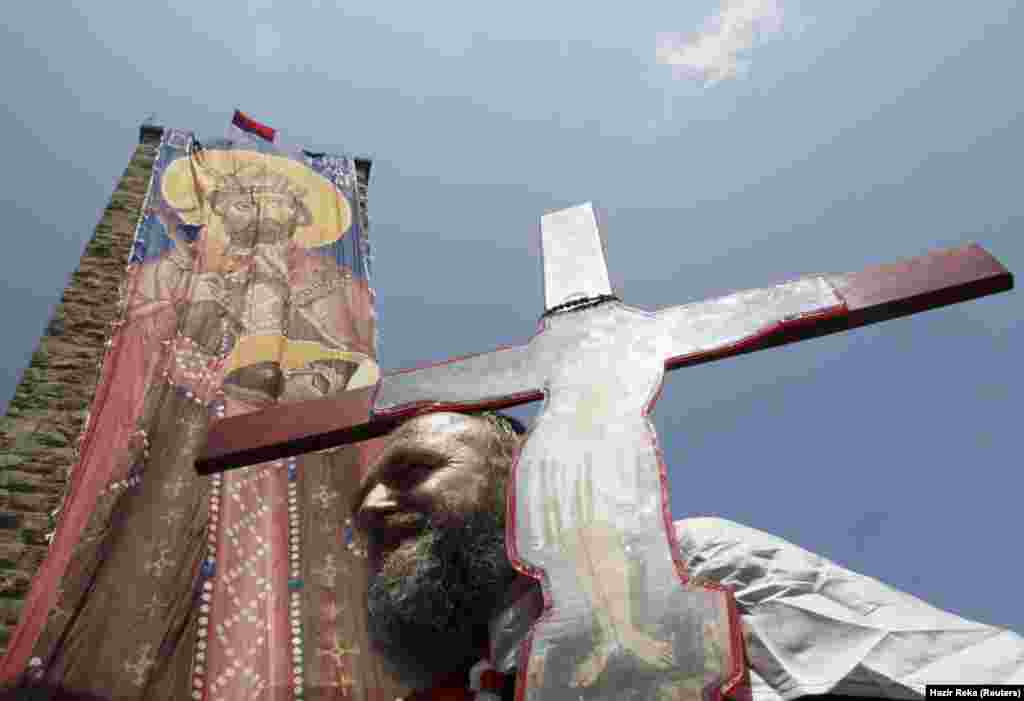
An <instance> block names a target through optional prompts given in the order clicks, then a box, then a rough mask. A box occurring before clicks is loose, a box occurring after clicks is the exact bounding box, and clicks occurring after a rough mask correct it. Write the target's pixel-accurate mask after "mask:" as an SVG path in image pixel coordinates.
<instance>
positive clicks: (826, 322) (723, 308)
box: [658, 244, 1013, 369]
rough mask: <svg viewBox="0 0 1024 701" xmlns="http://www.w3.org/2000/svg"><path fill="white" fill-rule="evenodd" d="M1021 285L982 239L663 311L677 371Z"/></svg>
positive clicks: (672, 358)
mask: <svg viewBox="0 0 1024 701" xmlns="http://www.w3.org/2000/svg"><path fill="white" fill-rule="evenodd" d="M1012 288H1013V275H1012V274H1011V273H1010V272H1009V271H1008V270H1007V269H1006V268H1005V267H1003V265H1002V264H1000V263H999V261H998V260H996V259H995V258H994V257H993V256H992V255H991V254H989V253H988V252H987V251H986V250H985V249H984V248H982V247H981V246H979V245H977V244H968V245H966V246H963V247H960V248H951V249H940V250H936V251H932V252H930V253H927V254H925V255H923V256H920V257H918V258H911V259H909V260H905V261H901V262H899V263H894V264H890V265H881V266H876V267H872V268H868V269H866V270H863V271H860V272H857V273H848V274H845V275H819V276H814V277H807V278H802V279H800V280H796V281H794V282H789V283H785V284H783V285H777V286H775V287H769V288H763V289H757V290H747V291H744V292H738V293H735V294H732V295H729V296H726V297H721V298H718V299H714V300H709V301H705V302H697V303H694V304H687V305H683V306H679V307H671V308H668V309H664V310H661V311H660V312H658V317H659V318H660V319H662V320H664V321H665V322H666V323H667V324H668V328H669V334H670V336H671V339H672V341H671V348H672V350H671V359H670V360H669V361H668V362H667V363H666V367H668V368H669V369H674V368H679V367H685V366H688V365H697V364H700V363H705V362H710V361H712V360H719V359H721V358H728V357H731V356H734V355H740V354H743V353H751V352H753V351H756V350H763V349H765V348H771V347H774V346H779V345H783V344H786V343H793V342H795V341H801V340H805V339H808V338H815V337H817V336H823V335H826V334H830V333H836V332H839V331H845V330H847V329H851V328H856V327H858V326H865V325H867V324H873V323H877V322H879V321H885V320H886V319H893V318H896V317H900V316H906V315H908V314H914V313H917V312H920V311H925V310H927V309H933V308H936V307H941V306H946V305H949V304H956V303H958V302H963V301H966V300H969V299H974V298H977V297H983V296H985V295H990V294H995V293H997V292H1004V291H1006V290H1009V289H1012Z"/></svg>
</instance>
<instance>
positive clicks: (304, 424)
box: [196, 385, 394, 475]
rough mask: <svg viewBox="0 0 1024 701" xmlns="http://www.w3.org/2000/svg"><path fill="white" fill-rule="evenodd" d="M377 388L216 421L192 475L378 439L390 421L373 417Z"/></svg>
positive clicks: (279, 405) (352, 391)
mask: <svg viewBox="0 0 1024 701" xmlns="http://www.w3.org/2000/svg"><path fill="white" fill-rule="evenodd" d="M376 390H377V385H372V386H370V387H361V388H359V389H353V390H349V391H347V392H341V393H339V394H337V395H335V396H333V397H328V398H326V399H311V400H308V401H304V402H294V403H289V404H278V405H276V406H273V407H270V408H268V409H263V410H262V411H256V412H253V413H251V414H242V415H241V416H232V417H229V418H226V419H221V420H220V421H216V422H214V423H212V424H211V425H210V430H209V432H208V433H207V437H206V447H205V448H204V449H203V454H202V456H201V457H199V458H198V459H197V460H196V472H198V473H199V474H201V475H209V474H212V473H214V472H223V471H224V470H230V469H233V468H238V467H245V466H246V465H255V464H257V463H261V462H269V461H271V460H280V459H282V458H287V457H291V456H293V455H302V454H304V453H312V452H315V451H318V450H327V449H328V448H334V447H337V446H339V445H344V444H346V443H357V442H359V441H364V440H368V439H370V438H375V437H377V436H382V435H384V434H385V433H387V432H388V431H390V430H391V429H392V428H393V427H394V423H393V422H389V421H386V420H380V419H377V420H375V419H374V418H373V415H372V412H371V409H372V407H373V396H374V393H375V392H376Z"/></svg>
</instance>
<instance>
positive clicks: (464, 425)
mask: <svg viewBox="0 0 1024 701" xmlns="http://www.w3.org/2000/svg"><path fill="white" fill-rule="evenodd" d="M482 428H483V427H482V421H481V420H480V419H478V418H476V417H474V416H466V415H465V414H453V413H447V412H445V413H438V414H427V415H426V416H418V417H416V418H414V419H410V420H409V421H407V422H405V423H404V424H402V425H401V427H399V428H398V430H397V431H395V432H394V433H393V434H392V438H391V440H390V441H389V443H388V447H387V448H385V453H387V452H390V451H389V450H388V449H389V448H399V447H404V446H407V445H409V444H416V445H419V446H423V447H431V448H444V447H454V446H459V445H475V444H476V443H477V442H478V441H479V439H480V438H481V437H482V435H483V433H482V430H481V429H482Z"/></svg>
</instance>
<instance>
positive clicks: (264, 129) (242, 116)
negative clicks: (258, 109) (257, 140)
mask: <svg viewBox="0 0 1024 701" xmlns="http://www.w3.org/2000/svg"><path fill="white" fill-rule="evenodd" d="M231 123H232V124H233V125H235V126H236V127H238V128H239V129H241V130H242V131H245V132H248V133H250V134H255V135H256V136H259V137H261V138H263V139H266V140H267V141H269V142H271V143H273V142H274V137H275V136H276V135H277V130H276V129H271V128H270V127H268V126H267V125H266V124H261V123H260V122H257V121H256V120H255V119H253V118H252V117H250V116H249V115H247V114H246V113H245V112H242V111H241V110H235V115H234V116H233V117H232V118H231Z"/></svg>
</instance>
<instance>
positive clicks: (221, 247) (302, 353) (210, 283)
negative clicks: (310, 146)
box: [134, 151, 376, 413]
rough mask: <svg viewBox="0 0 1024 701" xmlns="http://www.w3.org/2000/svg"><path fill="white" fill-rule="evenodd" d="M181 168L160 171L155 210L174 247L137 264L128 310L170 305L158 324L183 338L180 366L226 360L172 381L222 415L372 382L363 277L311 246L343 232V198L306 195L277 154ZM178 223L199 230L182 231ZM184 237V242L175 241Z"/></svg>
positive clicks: (210, 159)
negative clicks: (224, 410)
mask: <svg viewBox="0 0 1024 701" xmlns="http://www.w3.org/2000/svg"><path fill="white" fill-rule="evenodd" d="M219 155H223V156H224V157H222V158H217V156H219ZM244 156H249V158H245V159H242V160H241V162H240V163H239V159H240V158H241V157H244ZM190 159H191V161H190ZM278 161H280V163H278ZM179 163H181V165H180V167H177V168H176V166H179ZM179 163H174V164H172V165H171V166H170V167H169V168H168V172H167V173H166V174H165V175H164V188H163V190H164V201H165V202H166V205H165V206H164V207H162V208H161V209H159V210H157V215H158V216H159V218H160V220H161V221H162V223H163V227H162V228H163V229H164V230H165V231H166V233H167V235H168V236H169V238H170V239H171V240H172V241H173V243H174V245H173V247H172V248H171V250H170V251H168V252H167V253H166V254H165V255H163V256H161V257H160V258H158V259H156V260H154V261H151V262H147V263H146V264H144V265H143V266H142V267H143V270H142V272H141V274H140V279H139V282H138V284H137V287H136V290H135V294H134V297H135V302H136V304H135V306H136V308H140V309H141V307H145V306H151V305H158V306H161V307H163V308H164V310H165V311H170V309H171V308H173V310H174V315H173V319H170V318H169V319H167V320H166V321H165V323H164V325H167V323H173V324H174V325H175V327H177V329H178V330H179V331H180V333H179V336H181V337H184V338H185V339H188V340H189V347H188V348H178V349H177V351H178V353H179V355H183V356H184V361H185V364H186V365H187V364H189V363H190V362H191V364H192V365H193V366H195V367H210V365H211V363H213V362H215V361H216V360H217V359H218V358H223V359H224V362H223V365H222V368H221V373H219V376H208V377H206V378H205V381H202V380H200V381H197V380H196V378H195V377H189V376H188V373H184V372H179V373H177V375H176V377H175V380H176V383H178V384H181V385H182V386H189V385H194V386H193V387H192V388H191V389H192V390H193V391H194V392H195V394H196V396H202V397H204V398H208V397H207V395H209V394H210V393H211V392H212V391H214V390H215V389H217V388H218V387H222V389H223V391H224V395H225V400H226V402H227V403H228V404H229V406H230V408H231V409H232V411H230V412H229V413H238V412H242V411H251V410H253V409H256V408H259V407H260V406H264V405H266V404H269V403H274V402H277V401H282V400H296V399H313V398H319V397H323V396H326V395H328V394H330V393H333V392H337V391H341V390H344V389H345V388H346V387H348V386H349V385H350V384H351V381H352V379H353V376H355V375H356V373H357V372H359V371H360V368H362V373H363V374H364V375H366V377H360V378H357V383H358V384H363V383H369V382H373V381H374V380H375V376H376V372H375V371H376V366H375V365H374V364H373V361H372V356H373V352H374V338H373V319H372V302H371V298H370V291H369V288H368V286H367V284H366V281H365V280H362V279H360V278H356V277H355V276H353V274H352V272H351V271H350V270H348V269H347V268H345V267H344V266H341V265H339V264H338V263H337V262H336V260H335V259H334V258H333V256H330V255H324V254H322V253H320V252H317V251H315V250H311V249H313V248H315V246H314V245H310V244H323V243H331V242H332V241H333V240H336V239H337V238H338V236H340V235H343V234H344V233H345V230H346V229H347V228H349V227H350V226H351V223H352V214H351V210H350V209H349V208H348V204H347V201H345V200H344V198H343V196H342V195H341V194H340V193H337V192H336V191H335V190H334V189H333V186H331V185H330V184H329V183H328V182H327V181H326V180H323V179H322V178H319V176H314V177H316V178H318V179H319V180H323V183H322V187H320V188H318V189H321V190H323V191H320V192H310V189H311V187H317V185H319V183H316V182H315V181H313V182H312V184H310V183H303V185H306V186H307V187H302V186H300V184H299V183H297V182H296V180H297V175H298V169H297V168H295V167H294V166H301V164H295V163H292V162H289V161H287V160H286V159H283V158H277V157H272V156H266V155H263V154H253V153H245V152H243V153H231V152H216V151H214V152H210V153H206V154H205V155H202V156H195V155H193V156H190V157H189V158H185V159H181V160H180V161H179ZM197 164H198V166H199V167H196V165H197ZM186 166H192V168H191V170H186ZM203 166H205V168H204V167H203ZM274 166H277V167H274ZM289 166H292V167H291V170H295V171H296V173H289V172H288V169H289V168H288V167H289ZM301 167H303V168H304V166H301ZM310 175H314V174H312V173H308V174H306V177H305V179H306V180H311V178H310V177H309V176H310ZM183 181H184V184H183ZM183 190H184V191H185V192H186V193H187V194H186V195H185V196H183V195H182V194H181V193H182V191H183ZM311 200H312V202H313V204H314V206H319V208H320V209H321V210H322V209H323V208H324V206H325V205H324V201H326V202H327V207H328V209H332V210H334V211H332V212H331V213H332V214H334V215H335V216H334V217H333V218H334V219H335V220H336V221H331V222H329V223H328V224H327V225H325V224H323V223H321V222H317V221H316V217H314V213H313V211H312V209H311V206H310V201H311ZM197 212H204V213H205V216H203V215H200V216H198V217H197V216H196V213H197ZM182 218H184V219H188V218H192V219H193V220H194V219H199V221H201V222H202V223H201V224H199V225H191V226H190V225H188V224H186V225H181V224H179V223H178V220H180V219H182ZM189 229H191V230H192V231H193V232H194V233H193V235H192V236H191V238H192V239H193V240H189V238H190V237H187V236H184V235H183V233H182V232H183V231H189ZM329 229H335V231H334V233H333V236H332V235H330V234H325V233H324V232H325V231H327V230H329ZM310 231H312V232H313V233H312V234H310V233H309V232H310ZM328 248H329V247H328ZM161 335H163V334H161ZM165 338H166V336H165ZM179 360H181V358H179ZM180 364H181V363H179V365H180ZM170 372H172V373H173V372H175V370H174V369H173V368H172V369H171V370H170ZM182 375H185V376H184V377H182ZM221 381H222V384H221Z"/></svg>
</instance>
